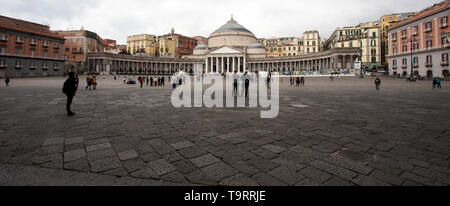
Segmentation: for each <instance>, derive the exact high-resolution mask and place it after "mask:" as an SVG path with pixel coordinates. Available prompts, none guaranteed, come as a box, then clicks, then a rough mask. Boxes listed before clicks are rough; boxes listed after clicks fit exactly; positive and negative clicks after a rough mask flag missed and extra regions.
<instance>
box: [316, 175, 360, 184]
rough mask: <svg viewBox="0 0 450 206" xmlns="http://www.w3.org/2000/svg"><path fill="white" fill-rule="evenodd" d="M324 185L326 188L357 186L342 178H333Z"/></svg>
mask: <svg viewBox="0 0 450 206" xmlns="http://www.w3.org/2000/svg"><path fill="white" fill-rule="evenodd" d="M323 185H324V186H354V185H355V184H353V183H351V182H349V181H347V180H344V179H342V178H340V177H337V176H333V177H331V179H329V180H328V181H326V182H325V183H324V184H323Z"/></svg>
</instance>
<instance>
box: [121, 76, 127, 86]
mask: <svg viewBox="0 0 450 206" xmlns="http://www.w3.org/2000/svg"><path fill="white" fill-rule="evenodd" d="M122 81H123V84H127V76H123V79H122Z"/></svg>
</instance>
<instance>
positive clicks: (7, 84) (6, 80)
mask: <svg viewBox="0 0 450 206" xmlns="http://www.w3.org/2000/svg"><path fill="white" fill-rule="evenodd" d="M5 83H6V86H7V87H8V86H9V77H6V79H5Z"/></svg>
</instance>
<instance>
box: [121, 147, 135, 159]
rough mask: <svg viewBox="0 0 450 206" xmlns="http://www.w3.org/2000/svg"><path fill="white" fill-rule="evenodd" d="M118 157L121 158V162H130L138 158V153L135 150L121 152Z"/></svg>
mask: <svg viewBox="0 0 450 206" xmlns="http://www.w3.org/2000/svg"><path fill="white" fill-rule="evenodd" d="M117 155H118V156H119V159H120V160H129V159H134V158H137V157H138V153H137V152H136V150H134V149H132V150H127V151H123V152H119V153H117Z"/></svg>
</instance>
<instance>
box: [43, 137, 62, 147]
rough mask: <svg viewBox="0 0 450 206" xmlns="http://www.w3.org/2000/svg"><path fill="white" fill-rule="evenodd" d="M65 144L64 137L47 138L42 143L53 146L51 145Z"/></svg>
mask: <svg viewBox="0 0 450 206" xmlns="http://www.w3.org/2000/svg"><path fill="white" fill-rule="evenodd" d="M61 144H64V138H60V137H57V138H47V139H45V140H44V143H43V144H42V146H44V147H45V146H51V145H61Z"/></svg>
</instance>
